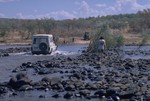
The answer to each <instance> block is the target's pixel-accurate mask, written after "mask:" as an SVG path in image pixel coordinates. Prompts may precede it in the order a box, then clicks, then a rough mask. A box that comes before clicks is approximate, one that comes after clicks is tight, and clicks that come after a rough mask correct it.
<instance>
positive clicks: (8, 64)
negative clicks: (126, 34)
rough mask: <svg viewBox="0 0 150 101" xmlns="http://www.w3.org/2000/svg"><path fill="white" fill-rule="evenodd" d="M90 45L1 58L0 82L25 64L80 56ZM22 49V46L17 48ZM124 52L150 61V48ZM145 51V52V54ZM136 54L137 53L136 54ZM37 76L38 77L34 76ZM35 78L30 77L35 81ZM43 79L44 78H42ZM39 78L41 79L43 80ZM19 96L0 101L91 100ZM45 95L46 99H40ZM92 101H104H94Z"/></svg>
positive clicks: (38, 93)
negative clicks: (46, 52)
mask: <svg viewBox="0 0 150 101" xmlns="http://www.w3.org/2000/svg"><path fill="white" fill-rule="evenodd" d="M87 46H88V45H61V46H59V47H58V49H57V51H56V52H54V53H52V54H51V55H32V54H31V53H30V52H28V53H25V52H21V53H11V54H10V56H9V57H2V58H0V76H1V78H0V82H5V81H8V80H9V79H10V78H11V77H12V76H14V75H15V74H12V73H11V71H12V70H13V69H14V68H16V67H17V66H20V65H21V64H22V63H24V62H30V61H31V62H36V61H42V60H48V59H49V58H50V56H52V55H53V56H55V55H57V54H59V55H67V56H69V55H78V54H81V52H82V50H85V49H86V48H87ZM13 47H14V46H0V49H6V48H13ZM15 47H20V46H15ZM24 47H26V46H24ZM122 49H123V51H124V55H123V56H124V58H131V59H140V58H143V59H150V54H149V53H150V46H142V47H138V46H124V47H122ZM143 51H144V52H143ZM135 52H136V53H135ZM34 76H36V75H34ZM34 76H32V77H30V78H31V79H34ZM41 78H42V77H41ZM41 78H39V79H41ZM37 80H38V79H37ZM17 94H18V95H17V96H12V95H11V96H10V95H9V94H7V95H6V96H3V97H0V101H89V99H81V98H80V99H71V100H68V99H67V100H66V99H62V98H58V99H55V98H52V97H51V96H52V95H53V94H55V92H53V93H52V92H49V91H47V92H45V91H27V92H18V93H17ZM41 95H44V98H42V97H40V96H41ZM92 101H102V99H92Z"/></svg>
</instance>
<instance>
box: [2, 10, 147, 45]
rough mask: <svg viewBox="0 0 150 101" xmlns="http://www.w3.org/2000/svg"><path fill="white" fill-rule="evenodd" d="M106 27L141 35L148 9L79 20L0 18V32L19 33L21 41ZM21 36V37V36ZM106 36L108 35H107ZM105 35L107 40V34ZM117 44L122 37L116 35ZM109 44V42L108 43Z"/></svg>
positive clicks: (73, 34) (80, 34) (74, 33)
mask: <svg viewBox="0 0 150 101" xmlns="http://www.w3.org/2000/svg"><path fill="white" fill-rule="evenodd" d="M104 25H107V26H109V29H113V30H123V29H126V28H127V27H128V28H129V29H128V30H127V31H128V32H127V33H142V32H143V30H148V29H149V28H150V9H145V10H143V11H139V12H138V13H137V14H119V15H107V16H102V17H100V16H98V17H89V18H79V19H72V20H70V19H66V20H54V19H53V18H43V19H8V18H0V32H1V33H2V32H4V31H3V30H5V31H6V32H7V34H8V35H9V33H20V32H21V33H20V34H19V35H21V37H22V38H23V39H30V38H31V36H32V34H34V33H36V34H37V33H47V34H49V33H50V34H55V36H59V37H64V36H65V37H75V36H80V37H81V36H83V35H84V33H85V32H89V31H90V33H92V32H94V31H97V30H100V29H101V30H102V29H103V28H102V26H104ZM22 34H23V35H22ZM107 34H108V35H107ZM107 34H106V35H105V37H106V39H107V37H108V39H109V40H110V43H112V42H111V41H113V39H112V38H109V37H110V35H109V32H108V33H107ZM116 37H117V38H118V42H119V43H121V42H120V41H121V40H122V36H119V35H117V36H116ZM108 43H109V42H108Z"/></svg>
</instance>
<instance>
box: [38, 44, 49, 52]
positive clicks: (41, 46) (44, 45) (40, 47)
mask: <svg viewBox="0 0 150 101" xmlns="http://www.w3.org/2000/svg"><path fill="white" fill-rule="evenodd" d="M47 48H48V47H47V45H46V43H40V45H39V49H40V50H41V51H46V50H47Z"/></svg>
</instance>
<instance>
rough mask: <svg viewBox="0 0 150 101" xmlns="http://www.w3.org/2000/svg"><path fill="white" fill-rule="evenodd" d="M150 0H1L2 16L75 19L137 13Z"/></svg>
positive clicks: (0, 15) (147, 4)
mask: <svg viewBox="0 0 150 101" xmlns="http://www.w3.org/2000/svg"><path fill="white" fill-rule="evenodd" d="M146 8H150V0H0V18H21V19H37V18H44V17H46V18H54V19H56V20H58V19H59V20H61V19H73V18H87V17H93V16H95V17H96V16H105V15H113V14H126V13H129V14H130V13H136V12H137V11H139V10H143V9H146Z"/></svg>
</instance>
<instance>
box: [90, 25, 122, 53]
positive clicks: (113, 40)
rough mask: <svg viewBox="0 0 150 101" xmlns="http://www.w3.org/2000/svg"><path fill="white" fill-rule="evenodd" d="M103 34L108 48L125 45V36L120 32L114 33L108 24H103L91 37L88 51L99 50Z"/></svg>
mask: <svg viewBox="0 0 150 101" xmlns="http://www.w3.org/2000/svg"><path fill="white" fill-rule="evenodd" d="M101 36H103V37H104V39H105V41H106V45H107V48H108V49H109V48H114V47H120V46H122V45H124V37H123V35H121V34H120V33H118V34H117V33H115V34H113V33H112V32H111V30H110V28H109V26H107V25H103V26H102V27H101V29H100V30H98V31H96V32H95V33H94V34H93V36H92V39H91V43H90V44H89V47H88V51H92V52H93V51H97V49H98V40H99V38H100V37H101Z"/></svg>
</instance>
